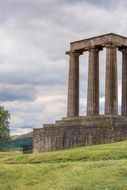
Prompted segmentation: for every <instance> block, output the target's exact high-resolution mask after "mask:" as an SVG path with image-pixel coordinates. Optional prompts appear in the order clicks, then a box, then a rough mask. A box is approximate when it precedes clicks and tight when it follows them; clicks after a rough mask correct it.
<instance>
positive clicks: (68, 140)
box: [33, 115, 127, 152]
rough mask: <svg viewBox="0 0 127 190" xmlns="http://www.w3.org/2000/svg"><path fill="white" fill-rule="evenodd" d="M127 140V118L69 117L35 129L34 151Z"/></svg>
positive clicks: (101, 116) (99, 116)
mask: <svg viewBox="0 0 127 190" xmlns="http://www.w3.org/2000/svg"><path fill="white" fill-rule="evenodd" d="M125 139H127V116H121V115H120V116H118V115H117V116H116V115H114V116H111V115H107V116H106V115H98V116H92V117H91V116H80V117H65V118H62V120H60V121H56V123H55V124H44V125H43V128H39V129H34V132H33V151H34V152H42V151H51V150H59V149H64V148H69V147H76V146H82V145H91V144H104V143H111V142H117V141H121V140H125Z"/></svg>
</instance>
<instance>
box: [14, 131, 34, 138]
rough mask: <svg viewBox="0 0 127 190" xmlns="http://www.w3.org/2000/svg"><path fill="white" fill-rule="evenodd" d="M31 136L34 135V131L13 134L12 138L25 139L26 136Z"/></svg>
mask: <svg viewBox="0 0 127 190" xmlns="http://www.w3.org/2000/svg"><path fill="white" fill-rule="evenodd" d="M29 137H33V132H29V133H26V134H22V135H13V136H11V140H17V139H24V138H29Z"/></svg>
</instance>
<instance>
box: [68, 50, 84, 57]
mask: <svg viewBox="0 0 127 190" xmlns="http://www.w3.org/2000/svg"><path fill="white" fill-rule="evenodd" d="M65 54H67V55H74V56H80V55H82V54H83V50H82V51H66V52H65Z"/></svg>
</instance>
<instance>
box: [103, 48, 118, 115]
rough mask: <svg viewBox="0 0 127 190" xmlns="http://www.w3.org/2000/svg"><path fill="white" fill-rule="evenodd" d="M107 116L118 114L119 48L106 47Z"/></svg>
mask: <svg viewBox="0 0 127 190" xmlns="http://www.w3.org/2000/svg"><path fill="white" fill-rule="evenodd" d="M105 114H106V115H117V114H118V80H117V48H116V46H115V45H107V46H106V85H105Z"/></svg>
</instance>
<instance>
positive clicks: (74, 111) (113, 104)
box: [67, 42, 127, 117]
mask: <svg viewBox="0 0 127 190" xmlns="http://www.w3.org/2000/svg"><path fill="white" fill-rule="evenodd" d="M103 48H106V76H105V115H118V78H117V51H121V53H122V101H121V102H122V105H121V115H125V116H126V115H127V47H126V46H124V45H121V44H120V45H119V44H117V43H116V44H115V43H107V42H106V43H105V44H102V45H101V44H99V45H96V44H95V45H94V46H93V44H92V45H91V46H89V47H88V48H87V49H82V50H80V51H79V50H78V49H77V50H70V51H69V52H67V54H68V55H69V59H70V61H69V80H68V105H67V116H68V117H72V116H79V57H80V55H81V54H82V53H83V52H84V51H88V52H89V66H88V87H87V115H88V116H90V115H99V52H100V51H101V50H103Z"/></svg>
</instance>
